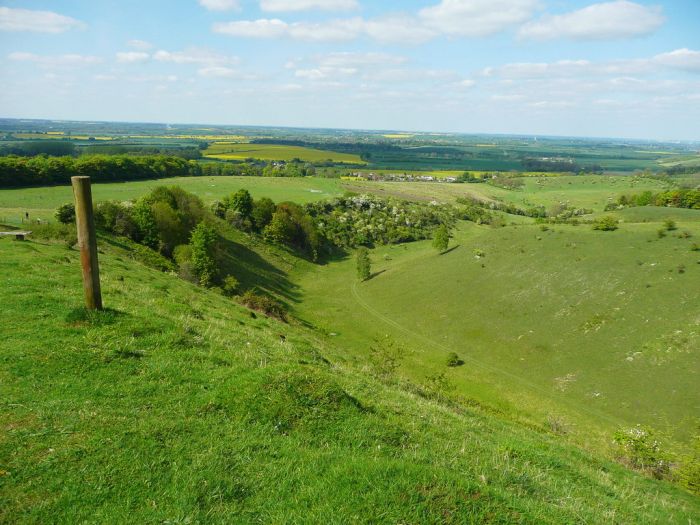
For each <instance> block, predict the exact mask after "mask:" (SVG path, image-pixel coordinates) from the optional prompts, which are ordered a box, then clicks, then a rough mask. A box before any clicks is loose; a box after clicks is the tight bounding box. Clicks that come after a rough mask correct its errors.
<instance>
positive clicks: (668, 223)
mask: <svg viewBox="0 0 700 525" xmlns="http://www.w3.org/2000/svg"><path fill="white" fill-rule="evenodd" d="M664 228H666V231H669V232H671V231H673V230H675V229H676V228H677V226H676V221H674V220H673V219H666V220H665V221H664Z"/></svg>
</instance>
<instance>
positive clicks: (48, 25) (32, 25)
mask: <svg viewBox="0 0 700 525" xmlns="http://www.w3.org/2000/svg"><path fill="white" fill-rule="evenodd" d="M84 26H85V25H84V24H83V23H82V22H80V21H79V20H76V19H75V18H71V17H70V16H64V15H59V14H58V13H54V12H53V11H33V10H30V9H13V8H10V7H0V31H31V32H35V33H54V34H55V33H64V32H66V31H69V30H70V29H77V28H81V27H84Z"/></svg>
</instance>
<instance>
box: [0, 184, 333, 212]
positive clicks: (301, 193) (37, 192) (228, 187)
mask: <svg viewBox="0 0 700 525" xmlns="http://www.w3.org/2000/svg"><path fill="white" fill-rule="evenodd" d="M163 185H165V186H180V187H181V188H183V189H185V190H187V191H189V192H192V193H194V194H196V195H198V196H199V197H201V198H202V199H203V200H204V202H205V203H207V204H211V203H212V202H214V201H215V200H218V199H221V198H222V197H224V196H225V195H228V194H230V193H232V192H235V191H237V190H239V189H241V188H246V189H247V190H249V191H250V193H251V194H252V195H253V197H255V198H260V197H269V198H271V199H272V200H274V201H275V202H281V201H294V202H298V203H305V202H311V201H317V200H321V199H327V198H329V197H333V196H337V195H341V194H342V193H343V189H342V188H341V186H340V181H338V180H333V179H320V178H319V179H317V178H307V177H305V178H278V177H275V178H274V179H273V178H268V177H180V178H169V179H160V180H149V181H139V182H117V183H108V184H93V186H92V195H93V199H94V200H95V201H103V200H118V201H127V200H131V199H136V198H138V197H141V196H142V195H145V194H146V193H148V192H149V191H150V190H152V189H153V188H155V187H157V186H163ZM72 200H73V193H72V189H71V187H70V186H51V187H45V188H25V189H16V190H14V189H13V190H0V222H6V223H17V222H19V221H20V219H21V217H22V216H23V215H24V212H25V211H29V212H30V215H31V218H33V219H37V218H39V219H42V220H44V219H49V220H52V219H53V213H54V211H55V209H56V208H57V207H58V206H60V205H61V204H63V203H66V202H71V201H72Z"/></svg>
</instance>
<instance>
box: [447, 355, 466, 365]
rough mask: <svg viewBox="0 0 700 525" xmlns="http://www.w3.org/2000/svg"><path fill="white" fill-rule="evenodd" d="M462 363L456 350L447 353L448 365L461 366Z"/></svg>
mask: <svg viewBox="0 0 700 525" xmlns="http://www.w3.org/2000/svg"><path fill="white" fill-rule="evenodd" d="M463 364H464V361H462V359H461V358H460V357H459V355H457V353H456V352H450V353H449V354H447V366H449V367H455V366H462V365H463Z"/></svg>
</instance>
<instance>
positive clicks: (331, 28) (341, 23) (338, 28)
mask: <svg viewBox="0 0 700 525" xmlns="http://www.w3.org/2000/svg"><path fill="white" fill-rule="evenodd" d="M363 29H364V21H363V20H362V19H361V18H346V19H339V20H330V21H327V22H320V23H309V22H298V23H295V24H291V25H290V26H289V29H288V34H289V36H290V37H292V38H294V39H297V40H306V41H310V42H343V41H347V40H353V39H355V38H357V37H358V36H359V35H360V34H361V33H362V31H363Z"/></svg>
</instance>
